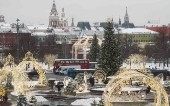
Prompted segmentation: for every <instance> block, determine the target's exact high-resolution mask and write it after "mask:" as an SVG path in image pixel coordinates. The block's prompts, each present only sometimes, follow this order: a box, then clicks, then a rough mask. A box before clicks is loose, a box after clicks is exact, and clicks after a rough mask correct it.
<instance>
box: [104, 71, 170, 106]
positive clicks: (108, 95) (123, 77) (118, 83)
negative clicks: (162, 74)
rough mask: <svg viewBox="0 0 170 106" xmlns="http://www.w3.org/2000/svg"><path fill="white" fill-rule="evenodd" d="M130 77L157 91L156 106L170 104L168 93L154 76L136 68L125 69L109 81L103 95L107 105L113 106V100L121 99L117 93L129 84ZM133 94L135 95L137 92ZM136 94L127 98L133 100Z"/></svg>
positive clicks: (167, 105)
mask: <svg viewBox="0 0 170 106" xmlns="http://www.w3.org/2000/svg"><path fill="white" fill-rule="evenodd" d="M130 78H131V79H138V80H140V82H142V83H144V84H146V85H148V86H150V87H151V88H152V89H153V90H154V91H155V92H156V96H155V100H154V106H169V101H168V95H167V93H166V91H165V90H164V87H163V86H162V85H161V84H160V83H159V82H157V81H156V80H155V79H154V78H152V77H149V76H146V75H144V74H142V73H140V72H137V71H135V70H127V71H124V72H122V73H120V74H119V75H117V76H115V77H113V78H112V79H111V80H110V81H109V83H108V84H107V85H106V88H105V90H104V93H103V95H102V98H103V99H104V102H105V105H106V106H113V104H112V103H113V102H116V101H121V100H120V98H118V97H117V95H119V92H120V91H121V89H122V88H123V87H125V86H127V85H129V81H130ZM133 95H134V96H135V94H133ZM119 96H120V95H119ZM134 96H133V97H131V96H130V95H129V96H128V98H127V99H128V100H132V98H134ZM136 97H138V98H140V96H139V95H136ZM134 99H136V98H134Z"/></svg>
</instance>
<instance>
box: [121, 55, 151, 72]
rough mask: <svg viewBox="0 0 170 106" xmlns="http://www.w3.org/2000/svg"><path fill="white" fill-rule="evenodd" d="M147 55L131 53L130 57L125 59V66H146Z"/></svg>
mask: <svg viewBox="0 0 170 106" xmlns="http://www.w3.org/2000/svg"><path fill="white" fill-rule="evenodd" d="M147 59H148V58H147V57H146V56H144V55H140V54H131V55H130V56H129V57H128V59H126V60H125V61H124V67H126V68H128V69H141V68H145V64H146V61H147Z"/></svg>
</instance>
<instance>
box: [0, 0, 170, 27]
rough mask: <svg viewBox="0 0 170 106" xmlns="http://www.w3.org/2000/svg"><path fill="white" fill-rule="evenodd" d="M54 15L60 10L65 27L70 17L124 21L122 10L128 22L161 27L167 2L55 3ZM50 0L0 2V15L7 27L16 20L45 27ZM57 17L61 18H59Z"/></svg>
mask: <svg viewBox="0 0 170 106" xmlns="http://www.w3.org/2000/svg"><path fill="white" fill-rule="evenodd" d="M55 2H56V6H57V11H58V12H59V15H60V14H61V9H62V7H64V8H65V15H66V18H68V22H69V26H70V23H71V18H72V17H74V20H75V25H77V22H78V21H89V22H90V23H91V25H93V22H103V21H106V19H107V18H108V17H113V20H114V22H118V19H119V16H120V18H121V20H122V22H123V21H124V15H125V10H126V7H127V8H128V15H129V19H130V22H133V23H134V24H135V25H144V24H146V22H147V21H148V20H160V23H161V24H164V25H167V24H168V23H170V21H169V19H170V12H169V10H170V0H56V1H55ZM52 4H53V0H0V15H4V16H5V21H6V22H8V23H14V22H16V19H17V18H19V19H20V20H21V22H24V23H25V24H30V23H32V24H48V17H49V14H50V10H51V7H52ZM60 16H61V15H60Z"/></svg>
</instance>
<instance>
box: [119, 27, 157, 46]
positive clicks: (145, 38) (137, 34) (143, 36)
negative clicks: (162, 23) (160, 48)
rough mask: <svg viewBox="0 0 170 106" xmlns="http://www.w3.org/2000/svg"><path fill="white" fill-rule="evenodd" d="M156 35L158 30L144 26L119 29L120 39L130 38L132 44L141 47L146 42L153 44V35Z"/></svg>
mask: <svg viewBox="0 0 170 106" xmlns="http://www.w3.org/2000/svg"><path fill="white" fill-rule="evenodd" d="M158 35H159V33H158V32H156V31H152V30H149V29H146V28H125V29H122V30H121V31H120V36H122V37H121V38H122V39H126V41H129V38H131V42H132V44H137V45H138V46H139V47H141V48H144V47H145V45H147V44H154V41H153V40H154V37H155V36H158Z"/></svg>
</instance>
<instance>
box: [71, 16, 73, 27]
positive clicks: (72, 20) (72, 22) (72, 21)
mask: <svg viewBox="0 0 170 106" xmlns="http://www.w3.org/2000/svg"><path fill="white" fill-rule="evenodd" d="M71 26H72V27H74V18H72V22H71Z"/></svg>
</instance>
